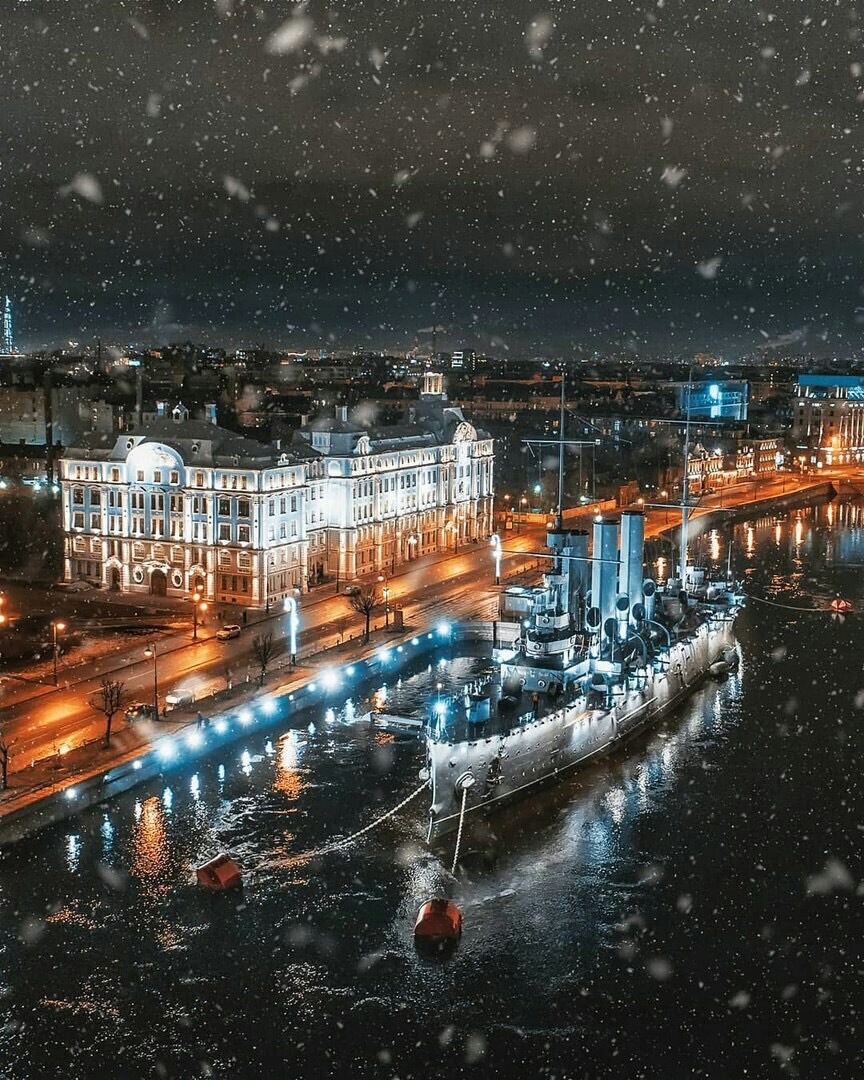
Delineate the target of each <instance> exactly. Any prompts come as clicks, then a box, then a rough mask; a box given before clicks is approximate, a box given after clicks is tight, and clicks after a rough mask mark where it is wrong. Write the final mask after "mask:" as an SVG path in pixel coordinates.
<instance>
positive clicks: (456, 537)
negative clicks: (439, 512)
mask: <svg viewBox="0 0 864 1080" xmlns="http://www.w3.org/2000/svg"><path fill="white" fill-rule="evenodd" d="M447 531H448V532H451V533H453V554H454V555H458V554H459V526H458V525H457V524H456V523H455V522H454V521H448V522H447Z"/></svg>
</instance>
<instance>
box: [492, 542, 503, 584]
mask: <svg viewBox="0 0 864 1080" xmlns="http://www.w3.org/2000/svg"><path fill="white" fill-rule="evenodd" d="M489 543H490V544H491V545H492V558H493V559H494V560H495V584H496V585H500V584H501V537H500V536H499V535H498V533H492V535H491V536H490V537H489Z"/></svg>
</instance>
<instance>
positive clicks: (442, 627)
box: [438, 622, 450, 637]
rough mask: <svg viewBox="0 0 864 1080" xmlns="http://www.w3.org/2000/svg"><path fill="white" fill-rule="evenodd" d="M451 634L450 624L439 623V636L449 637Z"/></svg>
mask: <svg viewBox="0 0 864 1080" xmlns="http://www.w3.org/2000/svg"><path fill="white" fill-rule="evenodd" d="M449 633H450V623H448V622H442V623H438V634H439V636H440V637H447V635H448V634H449Z"/></svg>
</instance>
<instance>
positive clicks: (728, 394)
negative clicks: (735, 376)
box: [678, 380, 749, 420]
mask: <svg viewBox="0 0 864 1080" xmlns="http://www.w3.org/2000/svg"><path fill="white" fill-rule="evenodd" d="M748 401H749V392H748V386H747V383H746V382H740V381H739V382H734V381H731V380H717V381H715V382H693V383H685V384H684V385H682V386H680V387H679V390H678V404H679V407H680V409H681V412H682V414H686V413H687V412H688V411H689V413H690V416H691V417H705V418H706V419H710V420H746V419H747V403H748Z"/></svg>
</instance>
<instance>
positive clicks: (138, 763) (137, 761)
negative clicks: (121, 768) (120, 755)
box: [132, 758, 141, 769]
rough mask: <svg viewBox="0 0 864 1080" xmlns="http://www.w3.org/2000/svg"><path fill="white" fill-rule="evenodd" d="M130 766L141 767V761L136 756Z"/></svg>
mask: <svg viewBox="0 0 864 1080" xmlns="http://www.w3.org/2000/svg"><path fill="white" fill-rule="evenodd" d="M132 768H133V769H140V768H141V762H140V761H139V760H138V758H136V759H135V760H134V761H133V762H132Z"/></svg>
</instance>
